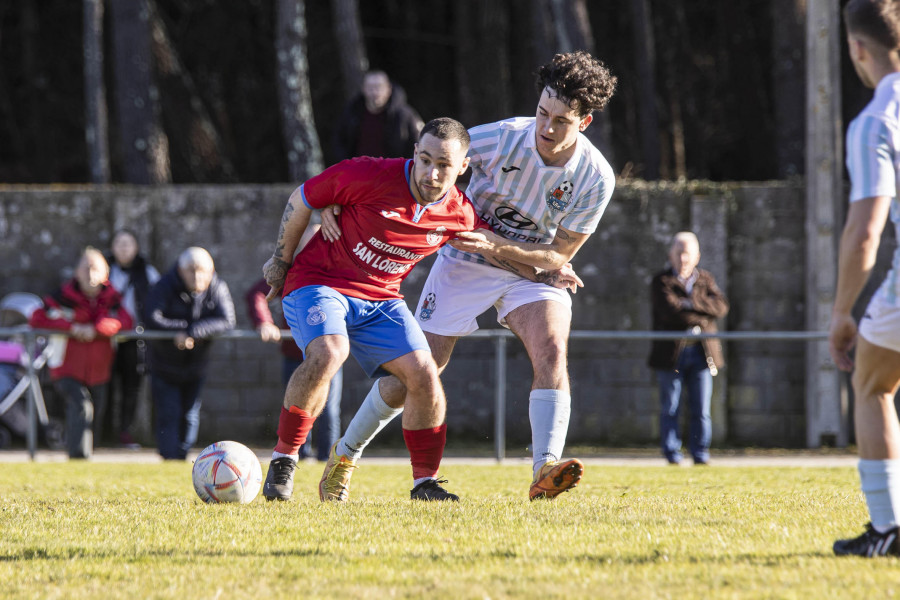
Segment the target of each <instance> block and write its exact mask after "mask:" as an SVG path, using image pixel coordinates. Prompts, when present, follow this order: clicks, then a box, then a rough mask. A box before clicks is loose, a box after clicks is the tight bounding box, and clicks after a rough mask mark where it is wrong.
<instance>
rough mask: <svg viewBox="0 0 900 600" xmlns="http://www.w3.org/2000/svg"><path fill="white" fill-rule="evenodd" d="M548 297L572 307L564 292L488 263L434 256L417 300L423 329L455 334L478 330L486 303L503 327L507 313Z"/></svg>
mask: <svg viewBox="0 0 900 600" xmlns="http://www.w3.org/2000/svg"><path fill="white" fill-rule="evenodd" d="M541 300H550V301H553V302H559V303H560V304H562V305H564V306H565V307H566V308H568V309H570V310H571V308H572V299H571V298H570V297H569V292H568V291H566V290H563V289H559V288H555V287H551V286H549V285H547V284H544V283H535V282H533V281H529V280H528V279H523V278H522V277H519V276H518V275H515V274H513V273H511V272H509V271H504V270H503V269H499V268H497V267H492V266H490V265H482V264H479V263H475V262H471V261H467V260H462V259H459V258H451V257H448V256H444V255H443V254H441V255H438V258H437V260H436V261H435V263H434V266H433V267H431V272H429V273H428V279H427V280H426V281H425V287H423V288H422V295H421V297H420V298H419V303H418V304H417V305H416V321H418V322H419V325H420V326H421V327H422V329H423V330H424V331H427V332H429V333H435V334H437V335H445V336H452V337H459V336H464V335H469V334H470V333H472V332H473V331H476V330H477V329H478V322H477V321H476V319H477V317H478V315H480V314H481V313H483V312H484V311H486V310H487V309H489V308H490V307H491V306H493V307H494V308H496V309H497V322H498V323H500V324H501V325H502V326H504V327H509V326H508V325H507V323H506V315H508V314H509V313H511V312H512V311H514V310H515V309H517V308H519V307H520V306H524V305H526V304H530V303H532V302H538V301H541Z"/></svg>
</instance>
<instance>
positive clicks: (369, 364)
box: [282, 285, 431, 377]
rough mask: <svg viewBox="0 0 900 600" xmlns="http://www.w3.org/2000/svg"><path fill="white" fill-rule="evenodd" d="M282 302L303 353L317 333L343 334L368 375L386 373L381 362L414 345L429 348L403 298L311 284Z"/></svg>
mask: <svg viewBox="0 0 900 600" xmlns="http://www.w3.org/2000/svg"><path fill="white" fill-rule="evenodd" d="M282 307H283V308H284V318H285V320H286V321H287V324H288V327H290V328H291V333H292V334H293V336H294V340H295V341H296V342H297V345H298V346H299V347H300V349H301V350H303V356H306V346H307V345H308V344H309V343H310V342H311V341H313V340H314V339H316V338H317V337H320V336H323V335H342V336H344V337H346V338H347V339H349V340H350V354H352V355H353V358H355V359H356V361H357V362H358V363H359V366H361V367H362V369H363V371H365V372H366V374H367V375H368V376H369V377H381V376H383V375H388V374H389V373H388V372H387V371H386V370H384V369H383V368H382V367H381V365H383V364H384V363H387V362H390V361H392V360H394V359H395V358H400V357H401V356H403V355H405V354H409V353H410V352H413V351H414V350H426V351H428V352H430V351H431V350H430V348H429V347H428V341H427V340H426V339H425V334H424V333H422V329H421V328H420V327H419V325H418V323H416V320H415V318H414V317H413V316H412V313H411V312H409V308H407V306H406V303H405V302H404V301H403V300H381V301H373V300H362V299H360V298H353V297H352V296H345V295H343V294H341V293H340V292H338V291H336V290H334V289H333V288H330V287H328V286H324V285H308V286H305V287H302V288H299V289H296V290H294V291H293V292H291V293H290V294H288V295H287V296H286V297H285V298H284V299H283V300H282Z"/></svg>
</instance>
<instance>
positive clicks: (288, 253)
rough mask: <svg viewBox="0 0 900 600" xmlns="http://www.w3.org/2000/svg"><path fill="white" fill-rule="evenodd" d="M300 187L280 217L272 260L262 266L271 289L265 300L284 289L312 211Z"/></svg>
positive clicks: (272, 297) (289, 199) (270, 298)
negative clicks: (305, 201)
mask: <svg viewBox="0 0 900 600" xmlns="http://www.w3.org/2000/svg"><path fill="white" fill-rule="evenodd" d="M301 189H302V186H301V187H298V188H297V189H296V190H294V192H293V193H292V194H291V197H290V198H288V202H287V205H286V206H285V207H284V213H283V214H282V215H281V226H280V227H279V228H278V238H277V239H276V241H275V252H274V253H273V254H272V258H270V259H269V260H267V261H266V264H264V265H263V277H265V278H266V283H268V284H269V287H270V288H271V289H270V290H269V294H268V295H267V296H266V300H272V299H274V298H275V297H276V296H277V295H278V292H280V291H281V288H283V287H284V280H285V278H286V277H287V272H288V269H290V268H291V262H292V261H293V260H294V252H295V251H296V250H297V246H298V245H299V244H300V238H301V237H303V232H305V231H306V228H307V226H308V225H309V218H310V215H312V210H311V209H310V208H309V207H307V206H306V204H305V203H304V202H303V197H302V194H301Z"/></svg>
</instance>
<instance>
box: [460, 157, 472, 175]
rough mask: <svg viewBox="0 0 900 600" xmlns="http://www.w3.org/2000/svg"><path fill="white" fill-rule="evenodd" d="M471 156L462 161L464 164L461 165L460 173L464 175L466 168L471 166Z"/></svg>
mask: <svg viewBox="0 0 900 600" xmlns="http://www.w3.org/2000/svg"><path fill="white" fill-rule="evenodd" d="M469 160H470V159H469V157H468V156H467V157H465V158H464V159H463V161H462V164H461V165H460V166H459V175H462V174H463V173H465V172H466V169H468V168H469Z"/></svg>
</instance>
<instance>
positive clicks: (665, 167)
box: [651, 2, 691, 179]
mask: <svg viewBox="0 0 900 600" xmlns="http://www.w3.org/2000/svg"><path fill="white" fill-rule="evenodd" d="M664 11H668V12H663V11H660V12H659V13H657V17H658V18H660V19H661V20H662V22H664V23H667V27H666V31H667V32H668V33H669V34H670V35H671V38H670V40H669V41H668V42H667V41H666V39H665V38H664V39H663V41H662V43H663V44H664V45H665V46H666V47H667V48H668V49H669V50H670V51H668V52H664V53H663V55H662V57H661V60H662V62H663V72H664V73H665V74H664V75H663V88H664V90H665V92H664V93H665V100H664V102H665V103H666V104H667V108H668V117H669V120H668V124H667V127H666V134H667V135H665V136H661V137H664V139H661V140H660V141H659V142H658V147H659V155H660V158H659V165H660V166H659V176H660V177H663V178H671V179H683V178H686V177H687V154H686V151H685V142H684V138H685V133H684V115H683V111H682V94H683V93H685V91H687V93H691V92H690V91H689V86H688V88H687V90H686V88H685V80H684V75H683V73H682V69H683V65H682V62H683V61H680V60H679V58H678V57H679V56H688V55H690V50H688V49H687V44H686V43H679V42H677V40H686V39H689V36H690V30H689V28H688V23H687V16H686V15H685V13H684V4H683V3H681V2H672V3H670V4H668V5H666V6H665V8H664ZM651 21H652V19H651ZM676 49H678V50H677V51H676Z"/></svg>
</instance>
